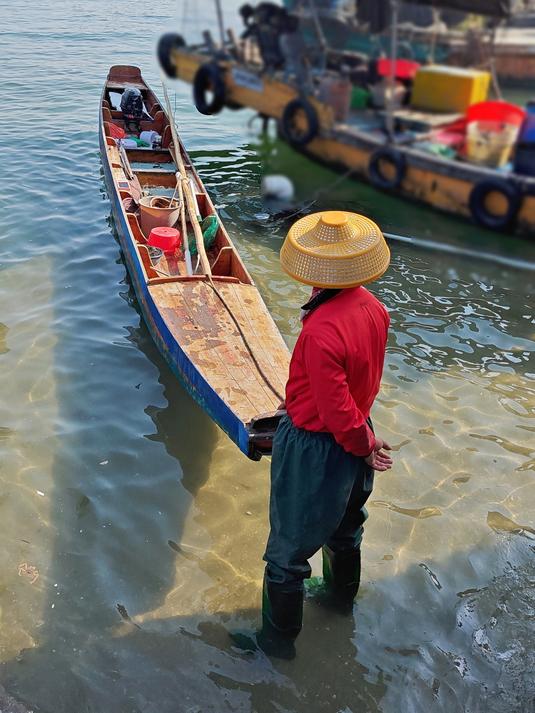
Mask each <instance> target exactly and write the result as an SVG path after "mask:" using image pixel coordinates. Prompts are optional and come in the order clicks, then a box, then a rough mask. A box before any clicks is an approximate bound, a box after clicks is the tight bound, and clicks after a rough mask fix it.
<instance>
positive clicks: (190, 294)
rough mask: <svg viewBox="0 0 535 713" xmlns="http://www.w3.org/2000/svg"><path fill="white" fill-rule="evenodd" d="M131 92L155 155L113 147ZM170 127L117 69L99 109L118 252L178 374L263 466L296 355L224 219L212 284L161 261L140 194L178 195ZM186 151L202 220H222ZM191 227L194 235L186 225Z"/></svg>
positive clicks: (137, 83) (180, 264) (212, 256)
mask: <svg viewBox="0 0 535 713" xmlns="http://www.w3.org/2000/svg"><path fill="white" fill-rule="evenodd" d="M128 87H134V88H136V89H139V91H140V92H141V94H142V97H143V103H144V110H145V116H144V118H143V120H141V121H140V123H139V130H140V131H149V130H154V131H156V132H157V133H158V134H159V135H160V136H161V139H162V140H161V145H160V146H159V147H158V148H154V149H153V148H130V149H128V148H126V149H125V148H124V144H122V143H120V142H119V140H118V139H116V138H114V134H117V133H118V132H117V128H119V130H120V129H124V128H125V117H124V116H123V113H122V112H121V110H120V98H121V95H122V94H123V92H124V91H125V89H126V88H128ZM169 121H170V117H168V116H167V115H166V113H165V112H164V111H163V109H162V107H161V105H160V103H159V102H158V99H157V97H156V96H155V94H154V93H153V92H152V91H151V90H150V89H149V87H148V86H147V85H146V83H145V82H144V80H143V78H142V76H141V72H140V70H139V69H138V68H137V67H131V66H115V67H112V68H111V69H110V72H109V74H108V78H107V81H106V83H105V85H104V90H103V93H102V98H101V106H100V150H101V156H102V165H103V168H104V175H105V180H106V185H107V189H108V193H109V196H110V200H111V205H112V211H113V217H114V220H115V225H116V227H117V231H118V233H119V239H120V243H121V248H122V251H123V255H124V258H125V262H126V266H127V268H128V272H129V274H130V277H131V280H132V284H133V286H134V289H135V293H136V297H137V299H138V302H139V305H140V306H141V310H142V313H143V317H144V319H145V322H146V324H147V326H148V328H149V330H150V332H151V335H152V337H153V339H154V341H155V342H156V344H157V345H158V347H159V349H160V351H161V353H162V354H163V355H164V357H165V358H166V360H167V362H168V363H169V365H170V366H171V368H172V370H173V371H174V372H175V374H176V375H177V376H178V377H179V378H180V380H181V381H182V382H183V384H184V385H185V387H186V388H187V389H188V391H189V392H190V394H191V395H192V396H193V397H194V398H195V399H196V400H197V401H198V402H199V403H200V404H201V406H202V407H203V408H204V409H205V410H206V411H207V413H208V414H209V415H210V416H211V417H212V418H213V419H214V421H215V422H216V423H217V424H218V425H219V426H220V427H221V428H222V429H223V430H224V431H225V432H226V433H227V434H228V435H229V436H230V438H231V439H232V440H233V441H234V442H235V443H236V444H237V445H238V446H239V448H240V450H241V451H243V453H245V454H246V455H248V456H249V457H250V458H253V459H258V458H260V457H261V456H262V455H264V454H269V453H270V451H271V442H272V437H273V432H274V429H275V427H276V425H277V422H278V418H279V416H280V413H279V412H278V407H279V406H280V403H281V400H282V399H283V394H284V387H285V381H286V378H287V374H288V365H289V351H288V348H287V346H286V344H285V342H284V340H283V338H282V336H281V334H280V332H279V330H278V329H277V327H276V325H275V323H274V321H273V319H272V318H271V316H270V314H269V312H268V310H267V307H266V305H265V304H264V302H263V300H262V298H261V296H260V293H259V292H258V290H257V288H256V287H255V285H254V283H253V280H252V279H251V277H250V275H249V273H248V272H247V270H246V268H245V266H244V264H243V262H242V261H241V259H240V257H239V255H238V253H237V251H236V249H235V248H234V246H233V244H232V242H231V240H230V238H229V236H228V234H227V232H226V230H225V228H224V226H223V225H222V223H221V221H220V220H219V218H218V217H217V221H218V226H217V234H216V238H215V242H214V243H213V245H212V246H211V248H210V249H209V250H208V251H207V255H208V260H209V263H210V267H211V274H212V277H211V279H208V277H207V275H205V274H202V275H201V274H195V273H194V274H193V275H188V274H187V270H186V264H185V260H184V258H183V257H182V255H181V254H180V251H177V252H176V255H175V256H172V255H167V257H166V255H165V254H164V255H161V256H159V257H158V260H157V262H155V258H154V251H151V250H150V249H149V246H148V245H147V238H148V236H147V235H146V234H144V233H143V231H142V229H141V225H140V214H139V205H138V202H139V197H140V195H141V193H143V194H145V195H167V196H168V199H169V198H170V197H171V195H172V193H173V190H174V188H175V186H176V176H175V173H176V172H177V166H176V165H175V163H174V162H173V159H172V156H173V151H174V150H175V149H174V146H172V143H171V137H172V132H171V125H170V123H169ZM119 133H120V131H119ZM170 147H171V149H172V150H170ZM179 148H180V152H181V156H182V159H183V162H184V166H185V169H186V172H187V178H189V181H190V184H191V186H192V189H193V192H194V194H195V198H196V201H197V205H198V212H199V214H200V219H204V218H206V216H216V215H217V214H216V211H215V208H214V206H213V204H212V201H211V200H210V197H209V196H208V193H207V192H206V189H205V188H204V186H203V184H202V182H201V179H200V178H199V176H198V174H197V172H196V171H195V169H194V167H193V166H192V165H191V161H190V159H189V157H188V154H187V153H186V150H185V148H184V146H183V145H182V143H181V142H180V147H179ZM187 227H188V232H189V234H190V235H192V233H193V231H192V226H191V224H190V223H189V222H188V225H187ZM194 262H195V261H194ZM237 325H239V329H238V326H237ZM184 420H185V423H186V422H187V414H185V416H184Z"/></svg>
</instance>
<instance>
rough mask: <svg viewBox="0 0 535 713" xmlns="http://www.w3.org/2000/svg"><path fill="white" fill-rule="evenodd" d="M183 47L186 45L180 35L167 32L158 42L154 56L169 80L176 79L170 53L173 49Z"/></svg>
mask: <svg viewBox="0 0 535 713" xmlns="http://www.w3.org/2000/svg"><path fill="white" fill-rule="evenodd" d="M185 46H186V43H185V42H184V38H183V37H182V35H177V34H176V33H175V32H167V33H166V34H165V35H162V36H161V37H160V39H159V40H158V45H157V47H156V56H157V57H158V62H159V63H160V67H161V68H162V69H163V71H164V73H165V75H166V76H167V77H169V78H170V79H175V77H176V67H175V65H174V64H173V63H172V62H171V53H172V51H173V50H174V49H179V48H180V47H185Z"/></svg>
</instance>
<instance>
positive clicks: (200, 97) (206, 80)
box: [193, 62, 227, 116]
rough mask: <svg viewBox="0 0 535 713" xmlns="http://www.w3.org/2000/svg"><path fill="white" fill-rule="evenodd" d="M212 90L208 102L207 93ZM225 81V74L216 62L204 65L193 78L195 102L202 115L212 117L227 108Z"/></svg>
mask: <svg viewBox="0 0 535 713" xmlns="http://www.w3.org/2000/svg"><path fill="white" fill-rule="evenodd" d="M208 90H210V91H211V92H212V94H213V96H212V99H211V100H210V101H208V99H207V97H206V92H207V91H208ZM226 93H227V92H226V89H225V80H224V78H223V72H222V70H221V69H220V68H219V66H218V65H217V64H215V63H214V62H207V63H206V64H202V65H201V66H200V67H199V69H198V70H197V72H196V74H195V76H194V78H193V101H194V103H195V106H196V108H197V111H199V112H200V113H201V114H206V115H207V116H210V115H212V114H219V112H220V111H221V109H222V108H223V107H224V106H225V97H226Z"/></svg>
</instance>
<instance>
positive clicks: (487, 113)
mask: <svg viewBox="0 0 535 713" xmlns="http://www.w3.org/2000/svg"><path fill="white" fill-rule="evenodd" d="M525 116H526V112H525V111H524V109H522V108H521V107H519V106H516V104H509V102H503V101H490V102H480V103H479V104H473V105H472V106H471V107H470V108H469V109H468V111H467V112H466V120H467V122H468V123H469V124H470V123H472V121H495V122H496V123H500V124H512V125H513V126H521V124H522V122H523V121H524V118H525Z"/></svg>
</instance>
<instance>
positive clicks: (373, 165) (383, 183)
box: [368, 147, 407, 191]
mask: <svg viewBox="0 0 535 713" xmlns="http://www.w3.org/2000/svg"><path fill="white" fill-rule="evenodd" d="M383 162H384V163H390V164H392V166H393V167H394V175H393V176H385V175H384V173H383V172H382V170H381V164H382V163H383ZM406 172H407V159H406V158H405V156H404V154H402V153H401V151H398V150H397V149H393V148H389V147H384V148H381V149H377V151H375V153H373V154H372V157H371V158H370V163H369V164H368V175H369V177H370V183H371V184H372V186H375V188H381V189H382V190H387V191H392V190H395V189H396V188H399V186H400V185H401V183H402V181H403V179H404V178H405V173H406Z"/></svg>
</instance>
